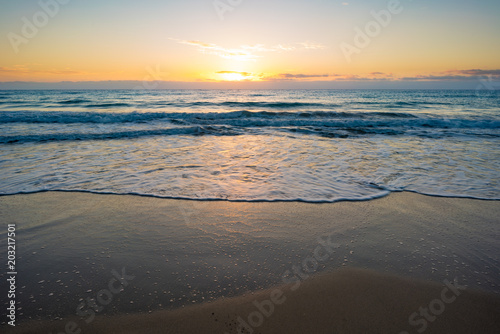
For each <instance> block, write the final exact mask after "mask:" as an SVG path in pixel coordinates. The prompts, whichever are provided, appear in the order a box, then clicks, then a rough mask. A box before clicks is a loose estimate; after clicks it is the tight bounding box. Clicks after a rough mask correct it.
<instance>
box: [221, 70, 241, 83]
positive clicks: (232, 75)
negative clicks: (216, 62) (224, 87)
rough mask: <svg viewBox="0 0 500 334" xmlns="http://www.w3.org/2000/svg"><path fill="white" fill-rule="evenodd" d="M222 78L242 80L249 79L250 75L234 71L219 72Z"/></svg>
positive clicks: (225, 79) (224, 79)
mask: <svg viewBox="0 0 500 334" xmlns="http://www.w3.org/2000/svg"><path fill="white" fill-rule="evenodd" d="M219 76H220V78H221V80H223V81H241V80H245V79H248V76H245V75H243V74H241V73H237V72H233V73H219Z"/></svg>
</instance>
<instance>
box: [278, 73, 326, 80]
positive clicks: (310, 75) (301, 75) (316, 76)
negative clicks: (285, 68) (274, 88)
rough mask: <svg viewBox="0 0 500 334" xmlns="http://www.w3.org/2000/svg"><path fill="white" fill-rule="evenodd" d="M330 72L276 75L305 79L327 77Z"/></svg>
mask: <svg viewBox="0 0 500 334" xmlns="http://www.w3.org/2000/svg"><path fill="white" fill-rule="evenodd" d="M330 76H331V75H330V74H291V73H280V74H278V77H282V78H286V79H306V78H328V77H330Z"/></svg>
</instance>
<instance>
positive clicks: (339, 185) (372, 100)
mask: <svg viewBox="0 0 500 334" xmlns="http://www.w3.org/2000/svg"><path fill="white" fill-rule="evenodd" d="M487 93H488V94H478V92H476V91H474V90H470V91H457V90H152V91H149V90H100V91H93V90H82V91H64V90H61V91H43V90H38V91H0V170H1V171H2V172H1V174H0V194H4V195H5V194H16V193H30V192H38V191H47V190H65V191H73V190H74V191H89V192H98V193H116V194H141V195H151V196H158V197H167V198H186V199H225V200H235V201H276V200H281V201H294V200H300V201H306V202H335V201H338V200H363V199H371V198H377V197H381V196H384V195H387V194H389V193H390V192H394V191H412V192H417V193H421V194H429V195H440V196H456V197H470V198H480V199H500V150H499V149H498V148H499V144H500V95H499V94H498V93H497V92H494V91H488V92H487Z"/></svg>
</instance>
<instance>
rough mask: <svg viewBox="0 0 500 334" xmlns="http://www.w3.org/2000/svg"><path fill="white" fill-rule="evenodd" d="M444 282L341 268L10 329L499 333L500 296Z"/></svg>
mask: <svg viewBox="0 0 500 334" xmlns="http://www.w3.org/2000/svg"><path fill="white" fill-rule="evenodd" d="M447 283H449V284H451V286H452V287H451V288H450V285H446V283H443V284H437V283H430V282H425V281H417V280H411V279H408V278H402V277H397V276H390V275H386V274H381V273H376V272H373V271H367V270H359V269H343V270H342V269H341V270H338V271H335V272H333V273H329V274H323V275H318V276H316V277H313V278H309V279H307V280H305V281H303V282H301V283H300V285H298V286H297V285H295V284H291V285H286V286H277V287H275V288H272V289H268V290H265V291H259V292H257V293H252V294H246V295H243V296H240V297H235V298H227V299H221V300H217V301H215V302H212V303H207V304H202V305H197V306H191V307H187V308H183V309H180V310H175V311H170V312H169V311H159V312H154V313H151V314H133V315H126V316H125V315H119V316H114V317H97V318H96V319H95V320H94V321H93V322H91V323H90V324H89V325H86V324H85V323H84V322H82V321H81V319H78V318H73V319H72V318H67V319H64V320H63V321H53V322H47V321H45V322H32V323H27V324H25V325H23V326H22V327H20V328H18V330H16V331H12V333H49V332H57V333H59V332H60V331H63V330H64V327H65V326H66V325H67V324H68V323H70V324H71V321H74V324H75V325H70V326H78V327H76V328H77V329H81V330H82V331H83V332H84V333H221V334H223V333H276V334H281V333H317V334H319V333H406V332H408V333H417V331H421V332H425V333H492V334H493V333H499V332H500V317H499V314H500V297H499V296H497V295H491V294H484V293H479V292H475V291H467V290H466V289H465V290H462V289H463V288H462V287H461V286H460V285H458V286H457V285H454V283H453V282H447ZM453 287H455V288H456V291H454V288H453ZM293 289H295V290H293ZM421 312H422V313H421ZM433 312H434V313H433ZM409 318H411V319H412V320H409ZM80 326H81V327H80ZM69 328H75V327H69ZM419 333H420V332H419Z"/></svg>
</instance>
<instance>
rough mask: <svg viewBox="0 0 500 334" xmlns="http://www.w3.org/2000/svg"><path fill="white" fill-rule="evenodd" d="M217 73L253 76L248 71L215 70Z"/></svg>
mask: <svg viewBox="0 0 500 334" xmlns="http://www.w3.org/2000/svg"><path fill="white" fill-rule="evenodd" d="M215 73H217V74H240V75H243V76H245V77H251V76H253V74H252V73H250V72H236V71H219V72H215Z"/></svg>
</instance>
